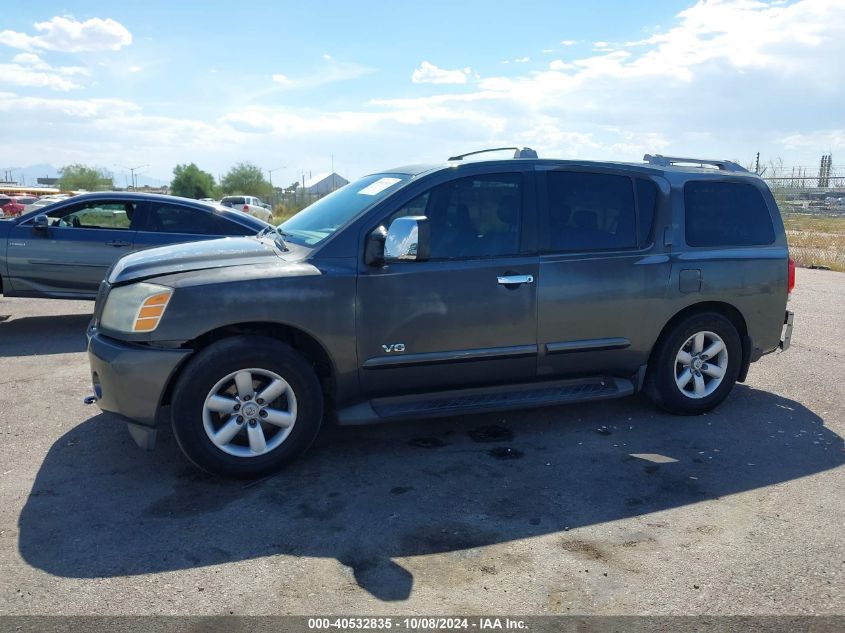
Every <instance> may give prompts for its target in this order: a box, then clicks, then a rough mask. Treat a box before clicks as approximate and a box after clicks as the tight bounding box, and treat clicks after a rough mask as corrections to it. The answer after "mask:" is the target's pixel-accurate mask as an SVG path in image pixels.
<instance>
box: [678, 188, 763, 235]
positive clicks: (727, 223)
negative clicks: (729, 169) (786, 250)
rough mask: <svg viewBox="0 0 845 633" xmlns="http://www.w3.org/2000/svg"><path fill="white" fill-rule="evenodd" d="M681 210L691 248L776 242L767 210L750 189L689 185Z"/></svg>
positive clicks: (756, 191)
mask: <svg viewBox="0 0 845 633" xmlns="http://www.w3.org/2000/svg"><path fill="white" fill-rule="evenodd" d="M684 209H685V219H686V239H687V244H689V245H690V246H764V245H767V244H771V243H772V242H774V241H775V230H774V227H773V226H772V217H771V215H769V209H768V207H767V206H766V202H765V200H763V196H762V194H761V193H760V191H759V190H758V189H757V188H756V187H754V186H753V185H750V184H747V183H741V182H713V181H705V180H700V181H693V182H688V183H687V184H686V185H684Z"/></svg>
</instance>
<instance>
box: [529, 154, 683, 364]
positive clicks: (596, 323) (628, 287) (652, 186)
mask: <svg viewBox="0 0 845 633" xmlns="http://www.w3.org/2000/svg"><path fill="white" fill-rule="evenodd" d="M540 182H541V184H540V192H541V196H540V198H541V201H542V202H541V204H542V208H543V213H542V216H541V217H542V225H541V226H542V229H541V235H542V236H543V241H544V243H543V253H542V255H541V257H540V286H539V308H538V311H539V326H538V344H539V361H538V373H539V375H540V376H541V377H550V376H563V377H574V376H579V375H592V374H597V373H603V372H609V373H615V374H617V375H618V374H623V375H624V374H626V373H631V374H633V373H634V372H636V370H637V369H638V368H639V367H640V366H641V365H643V364H645V363H646V361H647V358H648V354H649V350H650V348H651V345H652V344H653V342H654V340H655V338H656V337H657V334H658V333H659V331H660V328H661V327H662V325H663V322H662V321H661V320H660V319H658V318H653V317H654V315H655V314H656V313H659V314H661V315H662V313H663V311H662V310H660V305H661V300H662V299H663V298H664V297H665V295H666V290H667V283H668V278H669V273H670V266H671V264H670V262H669V257H668V256H667V255H666V254H664V253H663V252H662V248H663V247H662V240H655V239H654V234H655V232H656V231H655V226H656V222H655V210H656V209H660V210H661V211H660V213H665V214H669V208H668V205H669V186H668V183H665V181H663V180H662V179H660V178H653V177H649V176H640V175H639V174H635V175H630V174H627V173H625V172H624V171H614V170H610V169H609V170H602V169H599V168H596V169H589V170H588V169H575V168H567V169H548V170H544V171H542V173H541V179H540ZM658 215H659V214H658ZM667 217H668V215H667ZM656 241H657V242H660V243H659V244H657V245H655V242H656ZM661 318H662V316H661Z"/></svg>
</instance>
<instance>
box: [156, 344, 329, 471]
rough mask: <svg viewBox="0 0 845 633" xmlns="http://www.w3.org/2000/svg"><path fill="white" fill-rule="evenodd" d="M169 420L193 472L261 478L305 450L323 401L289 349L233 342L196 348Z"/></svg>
mask: <svg viewBox="0 0 845 633" xmlns="http://www.w3.org/2000/svg"><path fill="white" fill-rule="evenodd" d="M172 417H173V431H174V435H175V436H176V441H177V442H178V443H179V447H180V448H181V449H182V451H183V452H184V453H185V455H186V456H187V457H188V459H190V460H191V461H192V462H193V463H194V464H196V465H197V466H199V467H200V468H202V469H204V470H207V471H209V472H211V473H215V474H218V475H225V476H229V477H242V478H253V477H263V476H265V475H269V474H271V473H274V472H276V471H278V470H279V469H281V468H282V467H284V466H285V465H287V464H288V463H290V462H291V461H293V460H294V459H296V458H297V457H299V456H300V455H301V454H302V453H304V452H305V451H306V450H307V448H308V447H309V446H310V445H311V443H312V442H313V441H314V438H315V437H316V436H317V432H318V431H319V429H320V423H321V420H322V417H323V397H322V393H321V391H320V383H319V381H318V380H317V376H316V374H315V373H314V370H313V369H312V368H311V366H310V365H309V364H308V363H307V362H306V361H305V359H304V358H303V357H302V356H301V355H300V354H299V353H298V352H296V350H294V349H293V348H291V347H290V346H288V345H286V344H285V343H282V342H281V341H278V340H276V339H272V338H267V337H262V336H236V337H232V338H229V339H225V340H222V341H219V342H217V343H214V344H213V345H211V346H209V347H207V348H206V349H204V350H202V351H201V352H199V353H198V354H197V356H196V357H195V358H194V359H193V360H192V361H191V363H190V365H189V366H188V367H186V368H185V370H184V372H182V375H181V376H180V377H179V381H178V383H177V385H176V388H175V390H174V392H173V406H172Z"/></svg>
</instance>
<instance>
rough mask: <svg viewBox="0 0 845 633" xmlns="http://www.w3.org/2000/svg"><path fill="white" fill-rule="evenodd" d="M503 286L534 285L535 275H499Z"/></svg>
mask: <svg viewBox="0 0 845 633" xmlns="http://www.w3.org/2000/svg"><path fill="white" fill-rule="evenodd" d="M497 280H498V282H499V285H501V286H518V285H520V284H533V283H534V275H499V276H498V277H497Z"/></svg>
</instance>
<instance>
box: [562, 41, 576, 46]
mask: <svg viewBox="0 0 845 633" xmlns="http://www.w3.org/2000/svg"><path fill="white" fill-rule="evenodd" d="M577 43H578V40H561V42H560V45H561V46H575V45H576V44H577Z"/></svg>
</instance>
